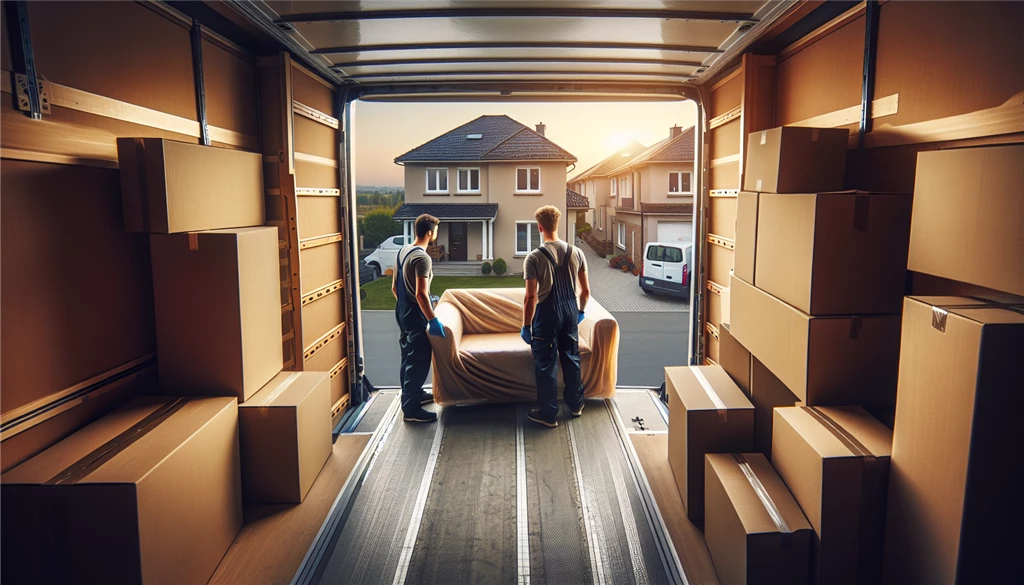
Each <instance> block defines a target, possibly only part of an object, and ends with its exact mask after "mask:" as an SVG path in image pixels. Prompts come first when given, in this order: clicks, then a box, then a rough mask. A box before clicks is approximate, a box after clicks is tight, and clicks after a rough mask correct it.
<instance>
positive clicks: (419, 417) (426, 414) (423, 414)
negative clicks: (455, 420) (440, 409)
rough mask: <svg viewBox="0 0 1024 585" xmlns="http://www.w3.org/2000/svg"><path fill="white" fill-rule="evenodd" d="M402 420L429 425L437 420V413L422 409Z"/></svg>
mask: <svg viewBox="0 0 1024 585" xmlns="http://www.w3.org/2000/svg"><path fill="white" fill-rule="evenodd" d="M402 420H404V421H405V422H418V423H428V422H434V421H436V420H437V413H436V412H430V411H429V410H426V409H423V408H421V409H420V411H419V412H414V413H412V414H407V415H405V416H404V417H403V418H402Z"/></svg>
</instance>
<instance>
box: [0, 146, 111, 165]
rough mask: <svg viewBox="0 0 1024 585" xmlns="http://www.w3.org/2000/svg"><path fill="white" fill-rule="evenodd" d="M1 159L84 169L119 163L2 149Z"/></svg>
mask: <svg viewBox="0 0 1024 585" xmlns="http://www.w3.org/2000/svg"><path fill="white" fill-rule="evenodd" d="M0 158H7V159H12V160H27V161H30V162H42V163H53V164H59V165H78V166H83V167H97V168H101V169H116V168H118V164H117V161H114V160H106V159H102V158H83V157H79V156H67V155H64V154H55V153H52V152H38V151H34V150H20V149H17V148H0Z"/></svg>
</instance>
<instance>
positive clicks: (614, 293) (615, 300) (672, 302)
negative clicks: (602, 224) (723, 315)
mask: <svg viewBox="0 0 1024 585" xmlns="http://www.w3.org/2000/svg"><path fill="white" fill-rule="evenodd" d="M580 248H581V249H582V250H583V252H584V253H585V254H586V257H587V270H588V271H589V272H590V294H591V295H593V297H594V298H595V299H597V302H599V303H601V306H603V307H604V308H605V309H608V311H609V312H611V313H619V312H626V311H629V312H651V311H667V312H677V311H689V310H690V305H689V301H688V300H687V299H676V298H672V297H666V296H657V295H649V294H646V293H644V291H643V289H641V288H640V281H639V277H636V276H633V275H632V273H629V272H623V271H622V270H621V269H614V268H612V267H611V266H608V260H607V259H606V258H602V257H600V256H598V255H597V253H596V252H594V250H592V249H591V248H590V246H588V245H586V244H582V245H580Z"/></svg>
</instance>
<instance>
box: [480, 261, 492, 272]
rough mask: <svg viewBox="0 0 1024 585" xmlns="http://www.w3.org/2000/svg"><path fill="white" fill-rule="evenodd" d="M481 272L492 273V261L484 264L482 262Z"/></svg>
mask: <svg viewBox="0 0 1024 585" xmlns="http://www.w3.org/2000/svg"><path fill="white" fill-rule="evenodd" d="M480 272H483V273H484V274H490V273H491V263H490V262H484V263H483V264H481V265H480Z"/></svg>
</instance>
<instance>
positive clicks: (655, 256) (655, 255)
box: [647, 246, 662, 260]
mask: <svg viewBox="0 0 1024 585" xmlns="http://www.w3.org/2000/svg"><path fill="white" fill-rule="evenodd" d="M661 251H662V247H661V246H651V247H650V248H647V259H648V260H661Z"/></svg>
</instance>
